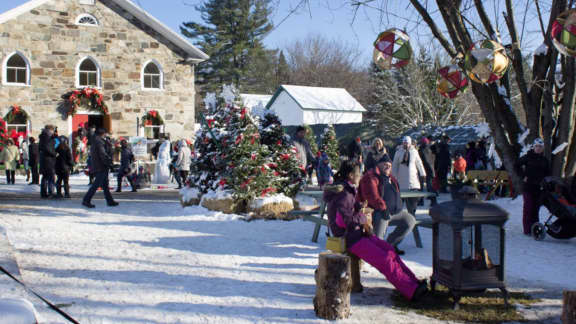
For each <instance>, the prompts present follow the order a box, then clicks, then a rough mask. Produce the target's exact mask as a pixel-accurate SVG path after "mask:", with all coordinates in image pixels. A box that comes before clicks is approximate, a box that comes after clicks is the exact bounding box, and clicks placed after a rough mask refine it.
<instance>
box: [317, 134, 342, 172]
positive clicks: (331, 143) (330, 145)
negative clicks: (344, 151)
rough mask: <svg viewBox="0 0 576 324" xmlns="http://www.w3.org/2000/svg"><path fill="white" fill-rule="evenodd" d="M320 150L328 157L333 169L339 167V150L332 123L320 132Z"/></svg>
mask: <svg viewBox="0 0 576 324" xmlns="http://www.w3.org/2000/svg"><path fill="white" fill-rule="evenodd" d="M320 147H321V149H320V150H321V151H322V152H325V153H326V154H327V155H328V158H329V159H330V165H331V166H332V168H333V169H334V170H338V169H339V168H340V152H339V151H338V140H337V139H336V131H335V130H334V126H333V125H328V126H327V127H326V128H325V129H324V132H323V133H322V138H321V140H320Z"/></svg>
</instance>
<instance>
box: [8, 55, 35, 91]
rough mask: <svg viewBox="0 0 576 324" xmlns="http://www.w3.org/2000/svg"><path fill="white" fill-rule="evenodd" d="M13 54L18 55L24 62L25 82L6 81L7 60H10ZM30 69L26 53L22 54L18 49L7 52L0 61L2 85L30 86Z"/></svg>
mask: <svg viewBox="0 0 576 324" xmlns="http://www.w3.org/2000/svg"><path fill="white" fill-rule="evenodd" d="M14 55H19V56H20V57H21V58H22V59H23V60H24V62H25V63H26V83H17V82H8V67H7V65H8V60H10V59H11V58H12V57H13V56H14ZM31 72H32V69H31V68H30V61H29V60H28V58H27V57H26V55H24V54H23V53H22V52H20V51H14V52H12V53H10V54H8V55H7V56H6V57H5V58H4V60H3V61H2V85H5V86H16V87H26V86H30V80H31V78H30V76H31V74H32V73H31Z"/></svg>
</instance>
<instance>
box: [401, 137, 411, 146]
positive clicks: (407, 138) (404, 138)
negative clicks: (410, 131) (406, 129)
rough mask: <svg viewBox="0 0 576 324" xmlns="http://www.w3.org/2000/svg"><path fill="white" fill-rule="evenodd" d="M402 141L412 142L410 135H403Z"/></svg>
mask: <svg viewBox="0 0 576 324" xmlns="http://www.w3.org/2000/svg"><path fill="white" fill-rule="evenodd" d="M402 143H408V145H410V144H412V139H411V138H410V136H404V137H403V138H402Z"/></svg>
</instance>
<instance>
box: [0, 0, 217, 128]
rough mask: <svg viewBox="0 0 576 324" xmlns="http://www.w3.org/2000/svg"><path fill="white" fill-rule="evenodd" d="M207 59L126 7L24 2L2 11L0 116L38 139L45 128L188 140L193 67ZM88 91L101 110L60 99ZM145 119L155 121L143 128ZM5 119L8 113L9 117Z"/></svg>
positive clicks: (109, 1) (100, 2)
mask: <svg viewBox="0 0 576 324" xmlns="http://www.w3.org/2000/svg"><path fill="white" fill-rule="evenodd" d="M206 59H208V56H207V55H206V54H205V53H203V52H202V51H201V50H199V49H198V48H196V47H195V46H193V45H192V44H191V43H190V42H189V41H188V40H186V39H184V38H183V37H182V36H180V35H179V34H178V33H176V32H174V31H172V30H171V29H170V28H168V27H166V26H165V25H164V24H162V23H161V22H159V21H158V20H156V19H155V18H154V17H152V16H151V15H150V14H148V13H147V12H145V11H144V10H142V9H141V8H140V7H138V6H137V5H135V4H134V2H132V1H130V0H31V1H28V2H26V3H24V4H23V5H21V6H19V7H17V8H14V9H12V10H9V11H7V12H5V13H1V14H0V61H1V62H2V66H1V73H0V76H1V82H0V114H1V117H6V116H7V115H8V114H12V112H13V110H14V107H18V109H17V110H16V111H24V112H25V114H20V115H21V116H20V117H19V118H11V120H12V121H11V122H9V125H8V129H9V130H15V131H16V132H22V133H23V132H26V133H31V134H33V135H34V136H36V135H37V134H38V133H39V132H40V130H41V128H42V127H43V126H44V125H45V124H54V125H55V126H57V127H58V129H59V133H60V135H69V136H72V134H73V132H75V131H76V130H77V129H78V126H79V125H85V124H87V125H90V126H95V127H104V128H107V129H108V130H110V131H112V132H113V134H114V136H134V135H137V134H138V133H139V134H140V135H143V134H146V135H147V136H148V137H149V138H155V137H158V135H159V133H163V132H166V133H171V135H172V137H173V138H189V137H191V136H192V135H193V133H194V123H195V120H194V109H195V107H194V102H195V100H194V97H195V95H196V94H195V91H194V82H195V79H194V68H195V66H196V65H197V64H198V63H200V62H202V61H205V60H206ZM79 88H95V89H97V90H98V91H99V92H100V93H102V95H103V99H104V102H105V103H106V104H107V106H108V113H106V112H103V111H99V110H92V109H90V108H89V107H88V105H86V104H84V103H82V104H81V105H80V106H78V108H77V111H76V113H75V114H73V115H72V114H68V113H67V112H69V111H70V107H69V106H70V105H71V104H70V101H68V100H64V99H63V98H62V96H63V95H64V94H66V93H70V92H71V91H73V90H76V89H79ZM151 111H154V112H152V114H153V115H154V116H158V117H160V118H155V121H154V122H150V121H147V122H146V123H142V119H143V117H145V116H146V114H147V113H148V112H151ZM10 116H12V115H10Z"/></svg>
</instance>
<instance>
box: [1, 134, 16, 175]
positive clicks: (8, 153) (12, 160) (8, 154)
mask: <svg viewBox="0 0 576 324" xmlns="http://www.w3.org/2000/svg"><path fill="white" fill-rule="evenodd" d="M19 160H20V153H19V152H18V147H17V146H16V145H14V140H12V139H11V138H10V139H8V140H7V141H6V146H4V149H3V150H2V152H1V153H0V162H3V163H4V168H5V170H6V184H15V183H16V169H17V168H18V161H19Z"/></svg>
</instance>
